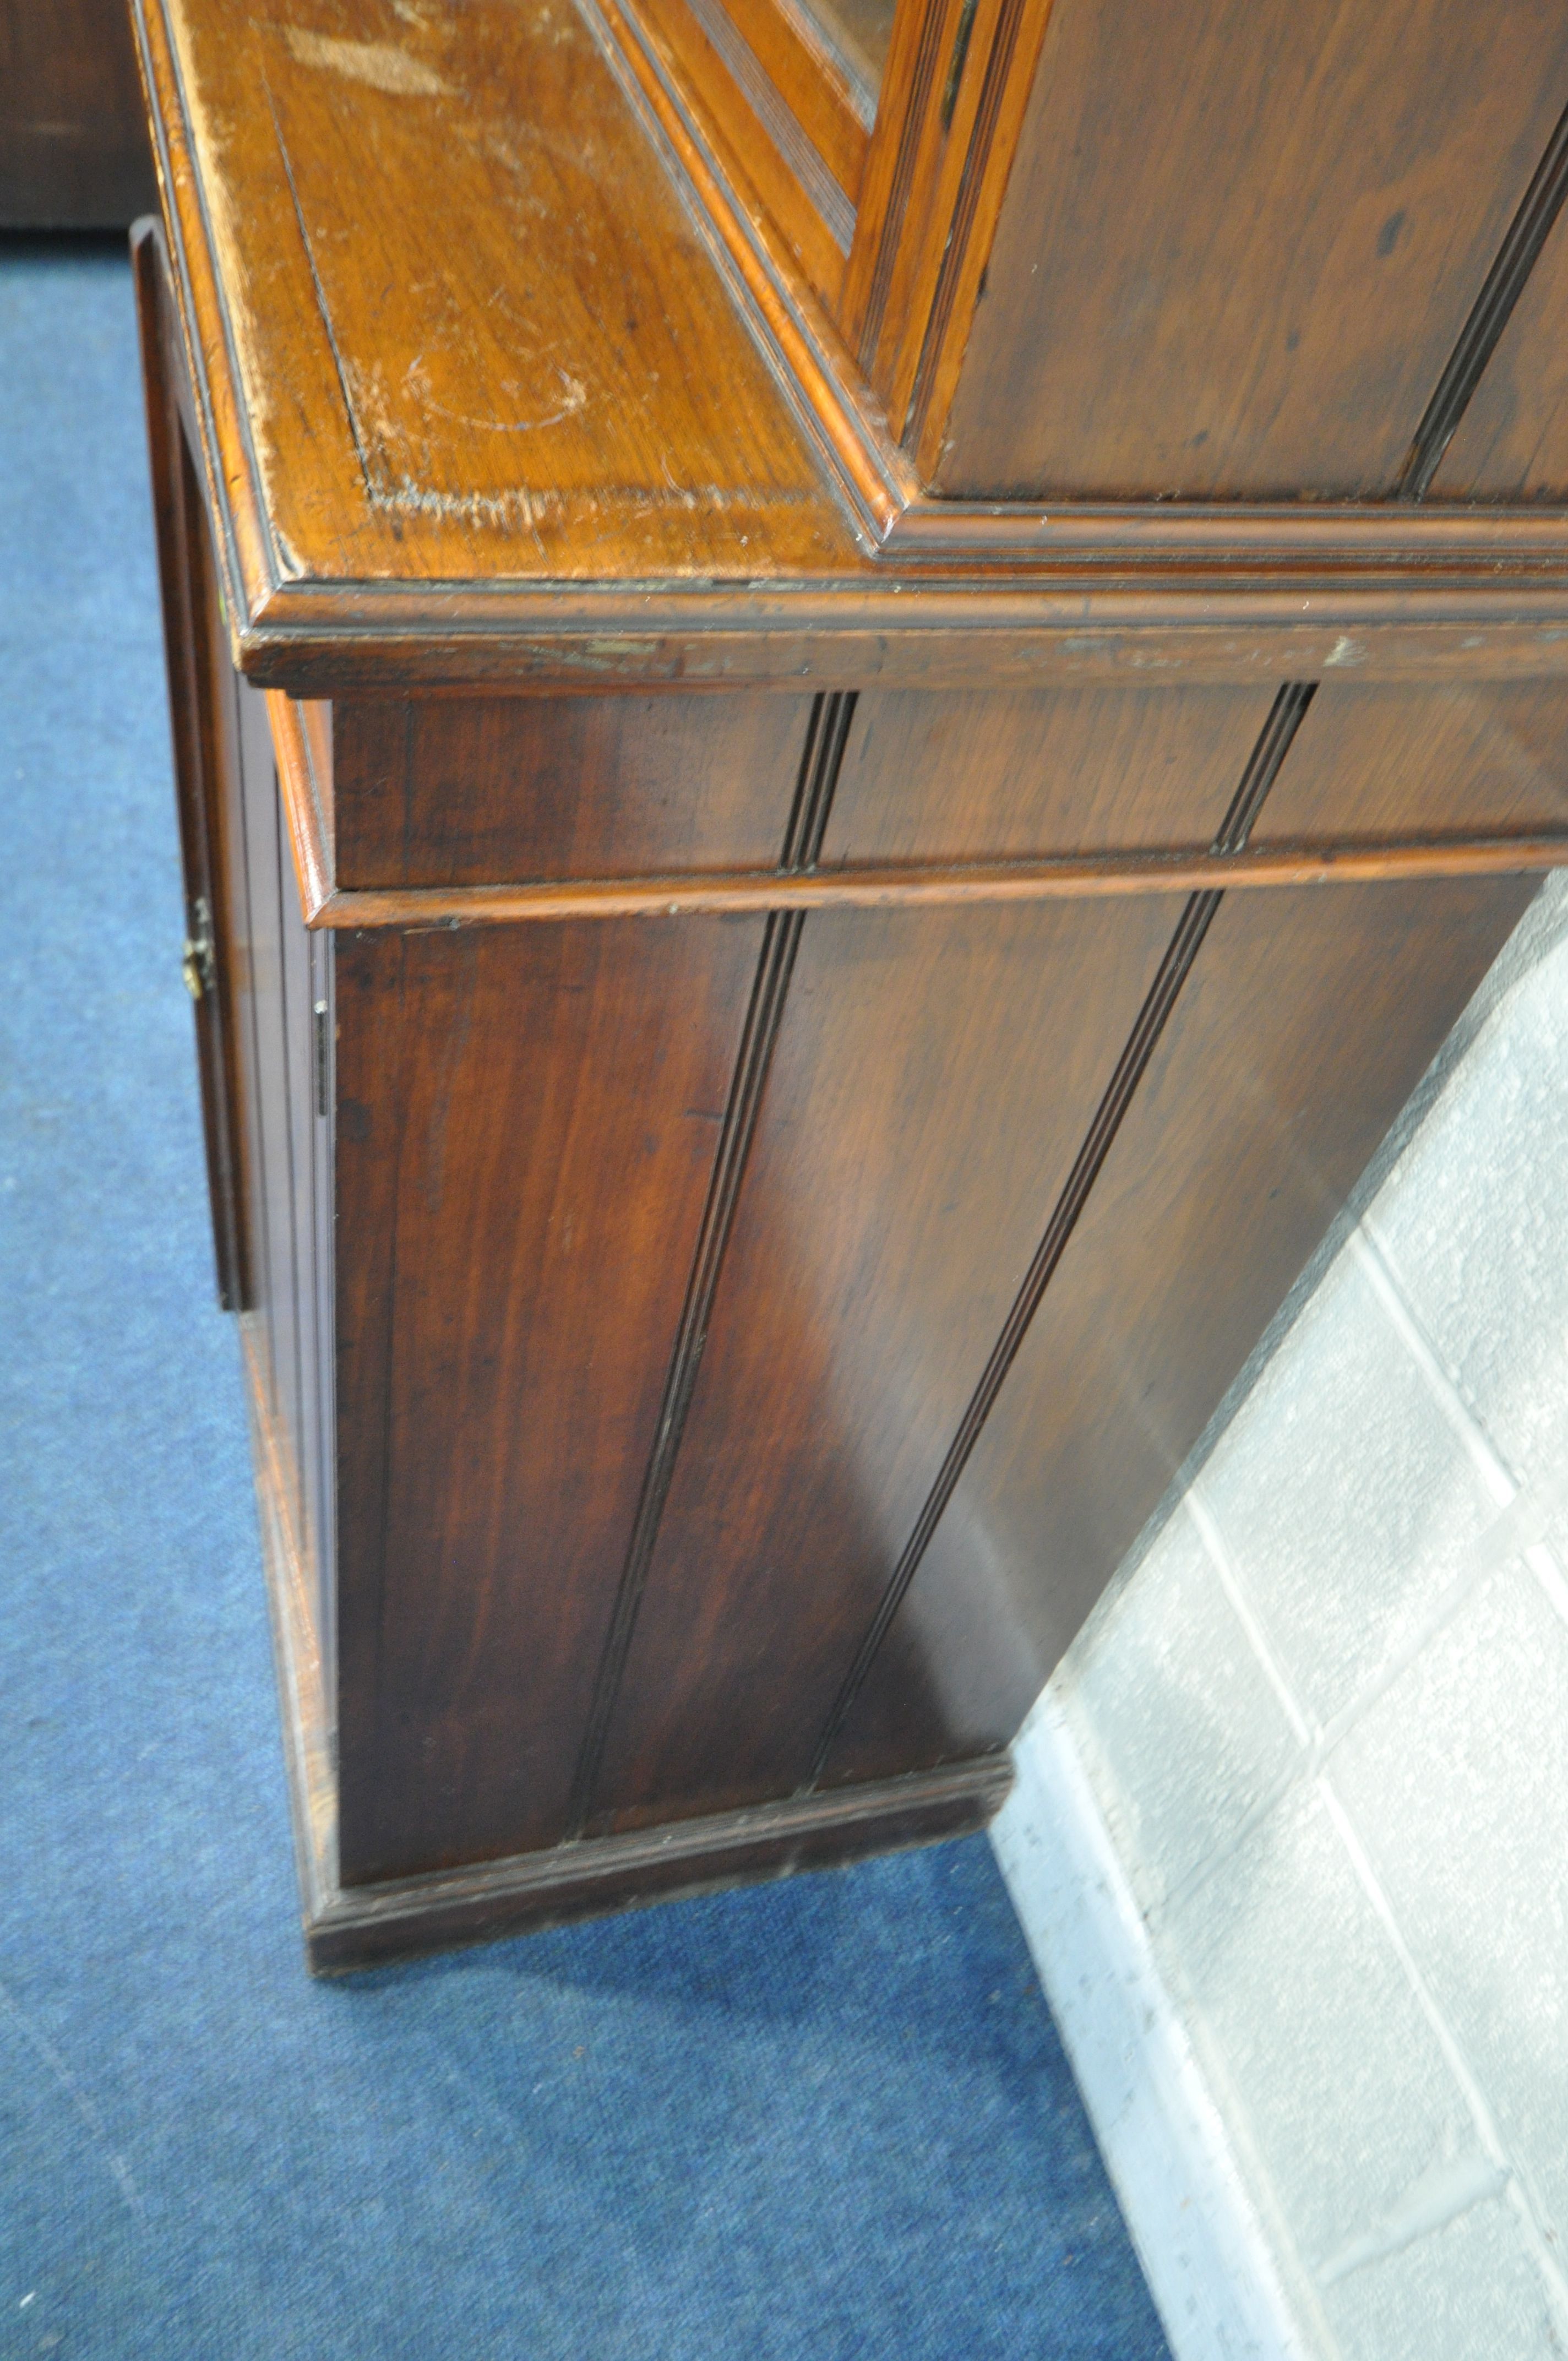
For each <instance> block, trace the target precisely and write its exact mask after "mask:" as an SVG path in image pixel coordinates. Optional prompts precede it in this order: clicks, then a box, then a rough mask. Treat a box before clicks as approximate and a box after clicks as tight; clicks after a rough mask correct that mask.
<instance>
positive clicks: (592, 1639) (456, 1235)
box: [335, 918, 762, 1883]
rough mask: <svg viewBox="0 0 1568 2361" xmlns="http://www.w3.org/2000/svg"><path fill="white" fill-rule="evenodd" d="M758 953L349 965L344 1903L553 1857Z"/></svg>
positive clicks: (735, 945) (456, 942) (339, 964)
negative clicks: (369, 1887) (526, 1857)
mask: <svg viewBox="0 0 1568 2361" xmlns="http://www.w3.org/2000/svg"><path fill="white" fill-rule="evenodd" d="M761 935H762V923H761V922H760V921H757V920H746V919H723V918H719V919H713V920H707V921H699V922H698V923H697V924H696V925H694V926H688V927H682V928H671V927H660V928H642V927H638V926H637V925H635V924H630V925H627V926H622V927H620V928H615V927H604V926H599V925H596V924H593V923H587V924H585V925H583V926H580V927H551V928H538V927H535V928H516V929H508V930H505V931H501V930H499V929H486V930H484V931H483V932H472V933H459V934H451V933H433V934H423V935H420V934H411V933H410V934H404V933H401V932H399V931H391V932H377V933H368V934H363V935H359V936H353V935H350V936H345V937H343V938H340V939H339V941H338V945H337V956H336V969H337V976H336V985H337V990H336V1012H335V1013H336V1030H337V1100H338V1108H337V1197H338V1205H339V1210H340V1223H339V1235H338V1255H337V1267H338V1276H337V1289H336V1312H337V1392H338V1400H339V1403H340V1404H341V1405H345V1406H346V1407H347V1409H348V1418H347V1421H346V1422H345V1425H344V1428H343V1430H342V1433H341V1435H340V1445H339V1447H340V1452H341V1455H342V1474H341V1479H340V1482H341V1492H340V1500H341V1505H340V1511H339V1514H340V1528H341V1537H340V1542H339V1564H338V1601H339V1625H340V1633H341V1639H340V1649H341V1658H340V1661H341V1666H342V1676H341V1692H340V1698H339V1712H340V1724H339V1730H340V1736H339V1759H340V1764H341V1775H342V1781H343V1827H342V1835H341V1839H340V1841H341V1846H342V1864H343V1874H344V1878H345V1882H346V1883H364V1882H365V1881H366V1880H367V1879H370V1878H376V1877H389V1876H403V1875H407V1874H409V1873H411V1872H413V1871H416V1870H422V1869H430V1868H436V1867H440V1866H444V1865H445V1864H447V1863H449V1862H453V1861H462V1860H466V1859H483V1858H485V1857H486V1856H487V1855H496V1854H500V1853H509V1852H520V1851H522V1850H528V1849H531V1848H532V1847H534V1846H537V1845H541V1844H549V1843H552V1842H554V1840H556V1839H558V1838H560V1837H561V1836H563V1835H565V1833H566V1832H567V1808H568V1804H569V1799H570V1793H571V1786H572V1778H573V1773H574V1771H575V1767H576V1753H577V1750H578V1746H579V1743H580V1741H581V1737H582V1733H583V1730H584V1728H585V1725H586V1721H587V1713H588V1710H589V1706H590V1703H591V1699H592V1693H593V1686H594V1679H595V1675H596V1672H597V1669H598V1661H599V1655H600V1653H601V1650H602V1648H603V1644H604V1640H605V1636H606V1631H607V1628H608V1623H609V1615H610V1611H611V1609H612V1606H613V1602H614V1597H615V1587H616V1582H617V1579H618V1577H619V1576H620V1570H621V1565H622V1564H623V1562H624V1559H625V1555H626V1551H627V1546H628V1543H629V1541H630V1532H631V1525H632V1520H633V1518H634V1516H635V1513H636V1508H637V1497H638V1488H639V1486H640V1484H641V1479H642V1474H643V1469H644V1467H645V1466H646V1464H647V1460H648V1455H649V1453H650V1451H651V1450H652V1445H653V1440H654V1431H655V1426H656V1422H657V1419H658V1414H659V1406H660V1399H661V1391H662V1388H663V1379H664V1375H665V1370H666V1368H667V1366H668V1363H669V1359H670V1354H671V1350H672V1347H673V1345H674V1337H675V1330H676V1325H677V1323H678V1321H679V1317H680V1311H681V1302H682V1297H683V1293H684V1290H685V1277H686V1272H687V1269H688V1268H689V1266H690V1263H691V1260H692V1255H693V1250H694V1248H695V1246H696V1238H697V1230H698V1225H699V1223H700V1221H701V1217H702V1210H703V1202H704V1197H705V1194H706V1192H707V1186H708V1181H709V1177H710V1174H711V1171H712V1168H713V1162H714V1155H715V1149H716V1146H717V1142H718V1136H719V1132H720V1129H721V1126H722V1124H723V1120H724V1111H725V1103H726V1095H727V1091H728V1086H729V1074H730V1071H731V1068H732V1066H733V1064H734V1060H735V1055H736V1050H737V1047H738V1044H739V1040H740V1029H741V1026H742V1023H743V1020H744V1016H745V1012H746V999H747V990H748V985H749V983H750V979H751V972H752V971H753V970H754V968H755V965H756V961H757V955H758V950H759V946H760V940H761ZM351 1206H352V1207H353V1208H354V1218H353V1219H352V1220H351V1221H350V1220H347V1219H345V1218H344V1216H345V1213H346V1211H347V1209H348V1208H349V1207H351Z"/></svg>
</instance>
